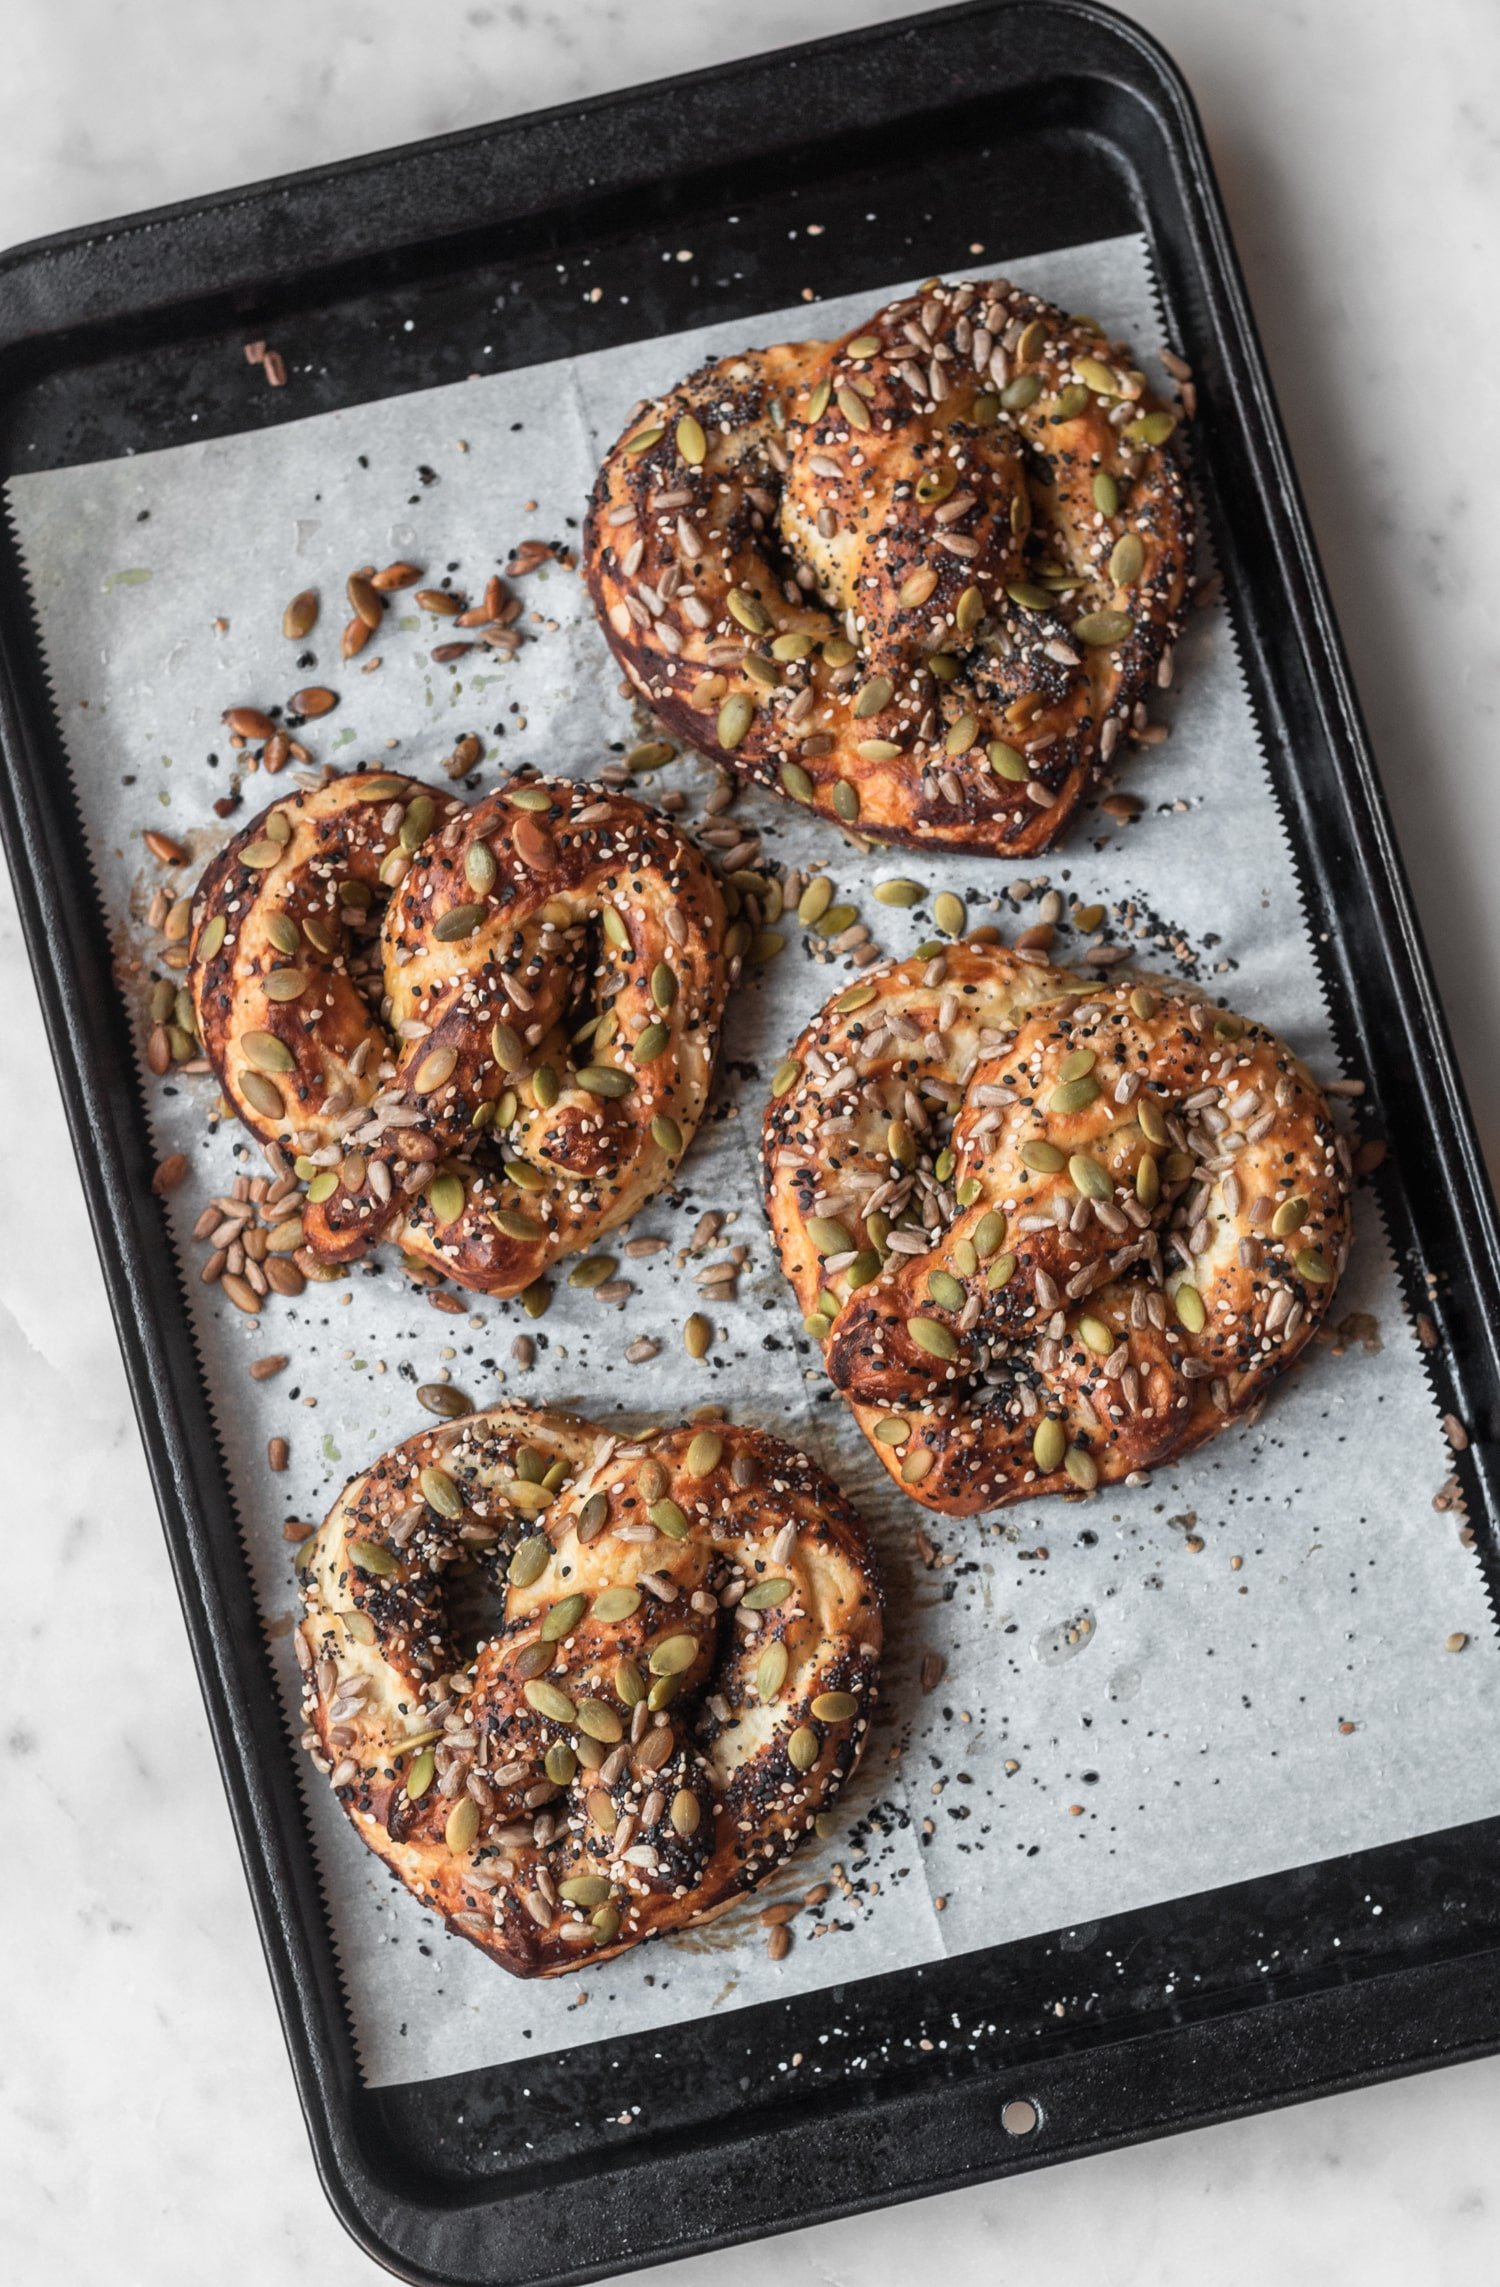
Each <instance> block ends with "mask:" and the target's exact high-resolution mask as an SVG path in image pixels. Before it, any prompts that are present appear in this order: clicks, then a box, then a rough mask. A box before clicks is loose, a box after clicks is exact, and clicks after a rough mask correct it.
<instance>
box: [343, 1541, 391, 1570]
mask: <svg viewBox="0 0 1500 2287" xmlns="http://www.w3.org/2000/svg"><path fill="white" fill-rule="evenodd" d="M349 1555H350V1558H351V1560H352V1561H353V1562H354V1563H355V1564H357V1565H358V1566H359V1569H360V1571H361V1572H368V1573H371V1574H372V1575H374V1576H375V1577H376V1578H377V1579H380V1580H388V1579H389V1578H390V1576H391V1575H392V1573H395V1572H399V1571H400V1569H401V1567H400V1564H399V1563H398V1562H397V1559H396V1557H395V1556H394V1555H393V1554H392V1552H391V1551H390V1549H388V1548H385V1547H384V1546H383V1545H382V1544H381V1542H379V1541H351V1542H350V1543H349Z"/></svg>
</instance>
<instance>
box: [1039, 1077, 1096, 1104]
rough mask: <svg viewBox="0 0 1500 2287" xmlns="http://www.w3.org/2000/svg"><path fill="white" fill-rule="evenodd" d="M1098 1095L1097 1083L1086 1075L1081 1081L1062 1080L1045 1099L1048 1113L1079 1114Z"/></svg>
mask: <svg viewBox="0 0 1500 2287" xmlns="http://www.w3.org/2000/svg"><path fill="white" fill-rule="evenodd" d="M1098 1093H1099V1083H1098V1081H1097V1080H1095V1079H1092V1078H1090V1077H1089V1076H1088V1075H1087V1074H1086V1075H1085V1076H1084V1078H1083V1079H1081V1080H1064V1081H1063V1082H1062V1084H1061V1086H1059V1087H1056V1088H1054V1089H1053V1091H1052V1093H1051V1095H1050V1096H1049V1097H1048V1098H1047V1109H1048V1111H1049V1112H1081V1111H1083V1110H1085V1108H1086V1107H1087V1106H1088V1105H1090V1104H1092V1103H1093V1101H1094V1099H1095V1097H1096V1096H1097V1095H1098Z"/></svg>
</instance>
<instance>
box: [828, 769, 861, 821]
mask: <svg viewBox="0 0 1500 2287" xmlns="http://www.w3.org/2000/svg"><path fill="white" fill-rule="evenodd" d="M833 808H834V815H835V816H836V817H839V818H842V819H843V821H844V824H845V825H846V826H852V825H853V824H854V822H855V820H856V818H858V816H859V788H858V787H857V786H854V785H851V783H850V781H849V780H848V779H847V778H836V779H835V780H834V782H833Z"/></svg>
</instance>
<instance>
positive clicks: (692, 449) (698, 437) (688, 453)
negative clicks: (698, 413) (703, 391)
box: [677, 413, 708, 469]
mask: <svg viewBox="0 0 1500 2287" xmlns="http://www.w3.org/2000/svg"><path fill="white" fill-rule="evenodd" d="M677 450H678V451H679V453H681V455H682V457H683V459H684V460H685V461H686V462H687V464H688V466H689V467H690V468H695V469H696V468H701V467H702V466H703V462H704V460H705V458H706V457H707V453H708V439H707V437H705V436H704V434H703V424H702V422H701V421H695V420H694V418H693V416H692V414H691V413H684V414H683V416H682V419H681V420H680V421H679V422H678V424H677Z"/></svg>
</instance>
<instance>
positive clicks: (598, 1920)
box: [589, 1906, 620, 1946]
mask: <svg viewBox="0 0 1500 2287" xmlns="http://www.w3.org/2000/svg"><path fill="white" fill-rule="evenodd" d="M589 1921H590V1924H591V1926H592V1928H593V1932H594V1943H595V1945H596V1946H612V1945H613V1944H614V1942H615V1939H616V1938H617V1937H618V1936H619V1934H620V1917H619V1914H618V1913H617V1912H616V1910H615V1908H614V1907H613V1906H601V1907H600V1908H599V1910H598V1912H597V1913H596V1914H591V1915H590V1916H589Z"/></svg>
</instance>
